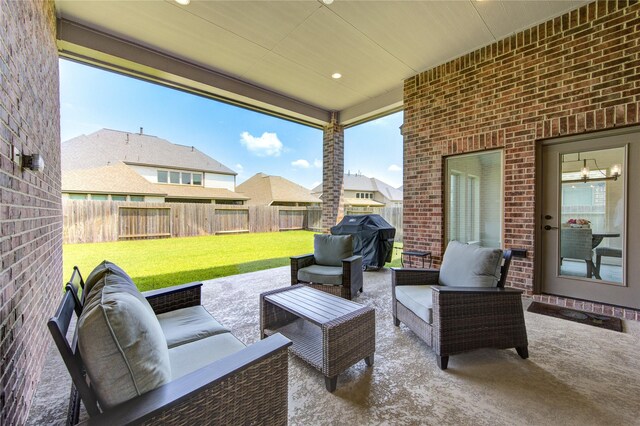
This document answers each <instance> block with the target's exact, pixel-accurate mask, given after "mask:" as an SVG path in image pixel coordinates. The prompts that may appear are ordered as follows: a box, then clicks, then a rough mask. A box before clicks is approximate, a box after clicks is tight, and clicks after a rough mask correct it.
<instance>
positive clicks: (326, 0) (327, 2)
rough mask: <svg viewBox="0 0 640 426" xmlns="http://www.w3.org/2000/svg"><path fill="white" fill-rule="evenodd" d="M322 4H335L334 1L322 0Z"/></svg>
mask: <svg viewBox="0 0 640 426" xmlns="http://www.w3.org/2000/svg"><path fill="white" fill-rule="evenodd" d="M322 3H324V4H326V5H329V4H331V3H333V0H322Z"/></svg>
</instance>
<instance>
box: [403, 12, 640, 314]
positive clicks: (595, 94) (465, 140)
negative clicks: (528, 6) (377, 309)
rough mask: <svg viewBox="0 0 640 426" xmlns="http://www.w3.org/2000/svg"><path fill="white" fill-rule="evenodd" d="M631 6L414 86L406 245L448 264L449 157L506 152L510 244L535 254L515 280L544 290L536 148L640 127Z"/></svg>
mask: <svg viewBox="0 0 640 426" xmlns="http://www.w3.org/2000/svg"><path fill="white" fill-rule="evenodd" d="M631 3H633V4H629V3H628V2H625V1H620V2H604V1H601V2H595V3H591V4H588V5H586V6H584V7H582V8H580V9H577V10H574V11H572V12H571V13H568V14H566V15H564V16H561V17H559V18H556V19H553V20H551V21H548V22H545V23H543V24H540V25H538V26H536V27H533V28H530V29H527V30H525V31H522V32H520V33H517V34H515V35H513V36H511V37H509V38H506V39H504V40H500V41H498V42H496V43H494V44H491V45H489V46H485V47H483V48H481V49H479V50H476V51H475V52H472V53H469V54H467V55H464V56H462V57H460V58H457V59H455V60H453V61H450V62H448V63H446V64H443V65H440V66H438V67H436V68H433V69H431V70H428V71H426V72H423V73H420V74H418V75H416V76H414V77H412V78H409V79H407V80H406V81H405V85H404V106H405V110H404V126H403V131H404V140H405V144H404V194H405V195H404V207H405V210H404V244H405V247H407V248H409V249H424V250H431V251H433V253H434V254H435V259H436V261H437V262H439V261H440V260H441V255H442V252H443V244H444V239H443V236H444V235H443V234H444V231H443V230H444V216H443V197H444V188H443V165H444V160H443V156H447V155H451V154H459V153H465V152H473V151H480V150H484V149H490V148H502V149H503V150H504V157H505V170H504V180H505V182H504V189H505V199H504V208H505V214H504V244H505V246H506V247H524V248H526V249H528V252H529V254H528V257H527V259H526V260H518V261H515V262H514V263H513V264H512V265H513V266H512V267H511V270H510V272H509V280H508V284H509V285H511V286H513V287H517V288H522V289H525V290H526V291H527V293H528V294H530V295H531V294H532V291H533V276H534V272H533V267H534V263H533V262H534V258H533V250H534V233H535V229H534V223H535V218H534V208H535V206H534V201H535V144H536V141H537V140H540V139H543V138H549V137H556V136H561V135H571V134H580V133H585V132H591V131H596V130H603V129H608V128H612V127H618V126H624V125H631V124H637V123H639V122H640V120H639V116H638V112H639V111H640V102H639V101H640V4H638V3H636V2H631ZM437 262H436V263H437ZM536 299H538V300H542V301H544V302H548V303H554V304H560V305H567V306H574V305H577V306H578V307H580V308H584V309H586V310H593V311H595V312H604V313H610V314H614V315H616V316H620V317H622V316H625V317H627V318H633V319H640V313H638V312H636V311H631V310H619V309H613V308H612V307H610V306H604V305H599V304H592V303H589V304H585V303H583V302H578V301H573V300H568V299H566V298H558V297H548V296H536Z"/></svg>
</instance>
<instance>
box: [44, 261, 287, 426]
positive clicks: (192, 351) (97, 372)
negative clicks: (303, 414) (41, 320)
mask: <svg viewBox="0 0 640 426" xmlns="http://www.w3.org/2000/svg"><path fill="white" fill-rule="evenodd" d="M201 286H202V284H201V283H193V284H185V285H181V286H175V287H169V288H166V289H162V290H155V291H150V292H146V293H144V294H142V293H140V292H139V291H138V290H137V288H136V287H135V285H134V284H133V282H132V281H131V279H130V278H129V277H128V275H126V273H125V272H124V271H122V270H121V269H120V268H118V267H117V266H115V265H113V264H111V263H109V262H106V261H105V262H103V263H101V264H100V265H98V267H97V268H96V269H94V271H93V272H92V273H91V274H90V275H89V276H88V277H87V280H86V282H84V281H83V279H82V276H81V275H80V272H79V271H78V270H77V268H76V269H75V270H74V274H73V276H72V278H71V280H70V281H69V284H68V285H67V288H66V292H65V294H64V297H63V300H62V302H61V304H60V306H59V308H58V310H57V312H56V314H55V316H54V317H53V318H51V319H50V320H49V323H48V326H49V329H50V331H51V333H52V336H53V338H54V341H55V343H56V345H57V347H58V349H59V351H60V353H61V355H62V358H63V360H64V362H65V364H66V366H67V369H68V370H69V373H70V375H71V377H72V380H73V388H72V392H71V401H70V404H69V422H68V423H69V424H76V423H77V421H78V414H79V406H80V400H81V401H82V403H83V404H84V406H85V408H86V411H87V413H88V414H89V419H88V421H87V424H105V425H107V424H108V425H115V424H117V425H120V424H185V425H186V424H254V423H262V422H266V423H268V424H286V423H287V407H288V383H287V382H288V358H287V347H288V346H290V345H291V342H290V341H289V340H288V339H287V338H285V337H284V336H282V335H279V334H278V335H274V336H271V337H269V338H267V339H265V340H261V341H258V342H256V343H254V344H252V345H250V346H245V345H244V344H243V343H242V342H241V341H240V340H238V339H237V338H236V337H235V336H233V334H231V332H230V331H229V330H228V329H227V328H225V327H224V326H222V324H220V323H219V322H218V321H216V320H215V319H214V318H213V317H212V316H211V314H209V312H208V311H207V310H206V309H205V308H204V307H203V306H202V305H201V291H200V290H201ZM83 289H84V291H82V292H81V290H83ZM74 312H75V314H76V315H78V316H79V318H78V321H77V326H76V329H75V333H74V335H73V337H72V338H71V339H70V340H69V339H68V338H67V337H66V336H67V331H68V329H69V327H70V324H71V318H72V316H73V315H74Z"/></svg>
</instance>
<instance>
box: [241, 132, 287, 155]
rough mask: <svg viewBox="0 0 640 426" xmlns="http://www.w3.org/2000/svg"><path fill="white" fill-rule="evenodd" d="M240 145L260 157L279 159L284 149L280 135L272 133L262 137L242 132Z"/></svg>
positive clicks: (266, 133) (265, 133) (264, 134)
mask: <svg viewBox="0 0 640 426" xmlns="http://www.w3.org/2000/svg"><path fill="white" fill-rule="evenodd" d="M240 143H241V144H242V145H243V146H244V147H246V148H247V150H249V152H252V153H254V154H255V155H257V156H258V157H278V156H280V153H281V152H282V148H283V147H284V146H283V145H282V142H280V139H278V135H276V134H275V133H270V132H264V133H263V134H262V136H260V137H256V136H253V135H251V134H250V133H249V132H242V134H241V135H240Z"/></svg>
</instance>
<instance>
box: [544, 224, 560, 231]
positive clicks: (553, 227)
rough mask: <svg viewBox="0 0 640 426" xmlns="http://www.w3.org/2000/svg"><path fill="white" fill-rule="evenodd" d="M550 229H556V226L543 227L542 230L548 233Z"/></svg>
mask: <svg viewBox="0 0 640 426" xmlns="http://www.w3.org/2000/svg"><path fill="white" fill-rule="evenodd" d="M552 229H558V227H557V226H551V225H545V226H544V230H545V231H550V230H552Z"/></svg>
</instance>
